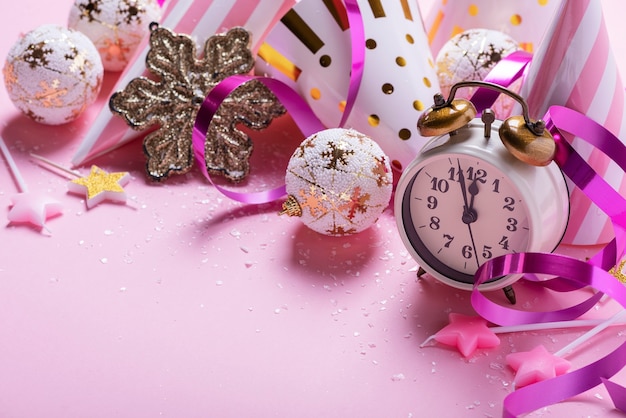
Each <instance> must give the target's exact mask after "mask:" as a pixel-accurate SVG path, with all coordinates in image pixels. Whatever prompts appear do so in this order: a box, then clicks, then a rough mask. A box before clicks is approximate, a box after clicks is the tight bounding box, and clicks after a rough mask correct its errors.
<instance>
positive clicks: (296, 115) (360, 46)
mask: <svg viewBox="0 0 626 418" xmlns="http://www.w3.org/2000/svg"><path fill="white" fill-rule="evenodd" d="M345 6H346V12H347V14H348V22H349V24H350V40H351V51H352V68H351V73H350V85H349V87H348V93H347V98H346V106H345V108H344V111H343V115H342V117H341V122H340V124H339V126H340V127H343V126H344V125H345V123H346V121H347V120H348V117H349V116H350V112H351V111H352V108H353V107H354V102H355V101H356V97H357V95H358V92H359V87H360V85H361V79H362V78H363V68H364V63H365V31H364V26H363V18H362V16H361V12H360V10H359V6H358V4H357V2H356V0H345ZM250 80H257V81H260V82H262V83H263V84H265V85H266V86H267V87H268V88H269V89H270V90H271V91H272V92H273V93H274V94H275V95H276V97H277V98H278V100H280V102H281V103H282V104H283V106H285V108H286V109H287V111H288V112H289V114H290V115H291V117H292V118H293V120H294V122H295V123H296V125H297V126H298V128H299V129H300V131H301V132H302V134H304V136H305V137H308V136H311V135H313V134H315V133H317V132H320V131H322V130H324V129H326V127H325V126H324V124H323V123H322V122H321V121H320V120H319V118H318V117H317V116H316V115H315V113H314V112H313V110H312V109H311V107H310V106H309V105H308V103H307V102H306V101H305V100H304V99H303V98H302V97H301V96H300V95H299V94H298V93H296V92H295V91H294V90H293V89H292V88H291V87H289V86H287V85H286V84H284V83H283V82H281V81H279V80H276V79H273V78H269V77H258V76H249V75H234V76H230V77H227V78H226V79H224V80H222V81H221V82H220V83H218V84H217V85H216V86H215V87H214V88H213V89H212V90H211V91H210V92H209V94H208V95H207V97H206V98H205V99H204V101H203V102H202V105H201V106H200V110H199V111H198V113H197V115H196V120H195V123H194V129H193V136H192V146H193V151H194V155H195V157H196V160H197V161H198V164H199V166H200V169H201V171H202V173H203V174H204V175H205V177H206V178H207V179H208V180H209V182H210V183H211V184H212V185H213V186H214V187H215V188H216V189H217V190H218V191H219V192H221V193H222V194H224V195H225V196H227V197H229V198H231V199H233V200H236V201H239V202H243V203H252V204H259V203H267V202H272V201H275V200H277V199H280V198H281V197H283V196H284V195H285V194H286V190H285V185H284V184H283V185H281V186H280V187H277V188H274V189H271V190H264V191H260V192H235V191H232V190H229V189H226V188H223V187H220V186H218V185H216V184H215V182H214V181H213V180H212V179H211V175H210V174H209V172H208V171H207V169H206V159H205V152H204V142H205V138H206V134H207V132H208V130H209V126H210V124H211V121H212V120H213V116H214V115H215V113H216V112H217V110H218V109H219V107H220V105H221V104H222V102H223V101H224V100H225V99H226V98H227V97H228V95H230V94H231V93H232V92H233V91H234V90H235V89H236V88H237V87H239V86H241V85H242V84H244V83H246V82H248V81H250Z"/></svg>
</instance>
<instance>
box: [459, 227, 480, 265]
mask: <svg viewBox="0 0 626 418" xmlns="http://www.w3.org/2000/svg"><path fill="white" fill-rule="evenodd" d="M463 222H465V220H463ZM465 223H466V224H467V229H468V230H469V234H470V239H471V240H472V248H473V250H474V258H475V259H476V268H479V267H480V261H479V260H478V253H477V252H476V241H474V234H473V233H472V225H471V222H465Z"/></svg>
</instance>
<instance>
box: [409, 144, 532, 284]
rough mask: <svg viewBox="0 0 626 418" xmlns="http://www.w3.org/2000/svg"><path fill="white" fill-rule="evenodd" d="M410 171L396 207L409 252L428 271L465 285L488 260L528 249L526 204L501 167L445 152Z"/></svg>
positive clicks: (469, 156)
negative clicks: (398, 205) (409, 247)
mask: <svg viewBox="0 0 626 418" xmlns="http://www.w3.org/2000/svg"><path fill="white" fill-rule="evenodd" d="M411 172H412V173H414V174H413V175H412V177H410V178H409V180H408V183H407V185H406V188H405V189H404V191H403V193H404V196H403V198H402V204H401V208H397V209H400V210H401V211H402V214H401V215H402V216H401V219H402V221H401V222H402V223H403V225H401V227H403V232H404V233H405V234H406V238H407V239H408V241H409V245H410V246H412V250H413V251H411V252H413V255H414V256H416V258H417V259H418V262H420V264H421V265H422V266H423V267H425V268H426V267H428V268H426V270H427V271H429V273H432V274H433V275H435V276H436V277H437V278H439V279H440V280H442V281H444V282H448V283H449V284H451V285H453V286H456V287H464V288H467V287H471V284H473V282H474V273H475V272H476V270H477V269H478V267H479V266H480V265H481V264H483V263H484V262H486V261H488V260H490V259H491V258H494V257H497V256H499V255H503V254H507V253H513V252H523V251H527V250H528V246H529V240H530V236H531V231H530V227H529V225H530V221H529V211H528V206H527V204H526V202H525V200H524V199H523V196H522V194H521V193H520V191H519V189H517V188H516V187H514V185H513V184H512V183H511V181H510V180H509V176H507V175H506V173H503V172H502V171H501V170H500V169H499V168H497V167H496V166H494V165H492V164H490V163H488V162H486V161H484V160H483V159H480V158H476V157H474V156H471V155H466V154H452V153H447V154H445V155H439V156H433V157H431V158H428V159H426V160H425V161H422V162H421V163H419V164H418V165H417V166H415V167H412V170H411ZM455 282H456V283H455ZM463 284H465V285H463Z"/></svg>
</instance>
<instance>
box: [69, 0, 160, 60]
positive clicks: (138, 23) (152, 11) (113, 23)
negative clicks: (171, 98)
mask: <svg viewBox="0 0 626 418" xmlns="http://www.w3.org/2000/svg"><path fill="white" fill-rule="evenodd" d="M160 18H161V7H159V5H158V4H157V2H156V0H75V1H74V4H73V5H72V8H71V9H70V15H69V18H68V27H70V28H72V29H76V30H79V31H81V32H82V33H84V34H85V35H87V37H89V39H91V40H92V42H93V43H94V45H95V46H96V48H97V49H98V52H99V53H100V57H101V59H102V64H103V65H104V69H105V70H107V71H121V70H123V69H124V68H125V67H126V65H127V64H128V62H129V60H130V59H131V58H132V56H133V54H134V52H135V50H136V49H137V46H138V45H139V43H140V42H141V40H142V39H143V38H144V37H145V36H146V35H148V33H149V32H150V23H151V22H158V21H159V20H160Z"/></svg>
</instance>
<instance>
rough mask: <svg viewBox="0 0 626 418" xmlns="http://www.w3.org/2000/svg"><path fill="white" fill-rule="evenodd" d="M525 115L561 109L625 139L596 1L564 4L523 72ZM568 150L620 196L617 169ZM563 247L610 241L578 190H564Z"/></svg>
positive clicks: (622, 186)
mask: <svg viewBox="0 0 626 418" xmlns="http://www.w3.org/2000/svg"><path fill="white" fill-rule="evenodd" d="M521 95H522V96H523V97H525V98H526V99H527V102H528V105H529V109H530V113H531V116H532V117H533V118H541V117H543V115H544V114H545V112H546V111H547V110H548V108H549V107H550V106H551V105H561V106H566V107H569V108H571V109H574V110H576V111H579V112H581V113H583V114H585V115H587V116H588V117H589V118H591V119H593V120H595V121H596V122H598V123H600V124H602V125H604V126H605V127H606V128H607V129H608V130H610V131H611V132H612V133H613V134H615V135H616V136H618V137H619V138H621V139H622V141H623V140H624V138H626V123H625V121H626V113H625V112H626V107H625V106H624V88H623V85H622V81H621V78H620V75H619V71H618V68H617V66H616V63H615V59H614V56H613V53H612V52H611V48H610V45H609V38H608V33H607V30H606V26H605V22H604V16H603V14H602V6H601V3H600V0H564V1H563V3H562V4H561V6H560V8H559V10H558V12H557V15H556V17H555V19H554V21H553V22H552V25H551V26H550V28H549V29H548V32H547V33H546V37H545V38H544V40H543V41H542V43H541V45H540V47H539V49H538V50H537V52H536V53H535V55H534V57H533V60H532V62H531V64H530V66H529V68H528V73H527V75H526V78H525V80H524V84H523V86H522V89H521ZM574 146H575V148H576V149H577V150H578V152H580V153H581V155H582V156H583V157H584V158H585V159H586V161H587V162H588V163H589V164H590V165H591V166H592V167H593V168H594V169H595V170H596V171H597V172H598V173H600V174H601V175H603V177H604V179H605V180H606V181H607V182H608V183H609V184H611V185H612V186H613V187H614V188H615V189H616V190H618V191H619V192H620V194H622V195H623V196H626V178H625V176H624V173H623V172H622V170H620V169H619V167H618V166H617V164H615V163H613V162H612V161H610V159H609V158H608V157H606V156H605V155H604V154H602V153H601V152H600V151H598V150H596V149H593V148H592V147H590V146H588V144H586V143H583V142H582V141H580V140H575V141H574ZM570 204H571V209H570V212H571V215H570V221H569V225H568V228H567V231H566V233H565V237H564V239H563V243H565V244H575V245H594V244H602V243H606V242H608V241H609V240H611V239H612V238H613V229H612V226H611V223H610V221H609V219H608V217H607V216H606V215H605V214H604V213H602V212H601V211H600V209H599V208H598V207H597V206H596V205H594V204H593V203H592V202H591V201H590V200H589V199H588V198H587V197H586V196H585V195H584V194H583V192H582V191H581V190H580V189H577V188H574V187H570Z"/></svg>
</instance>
